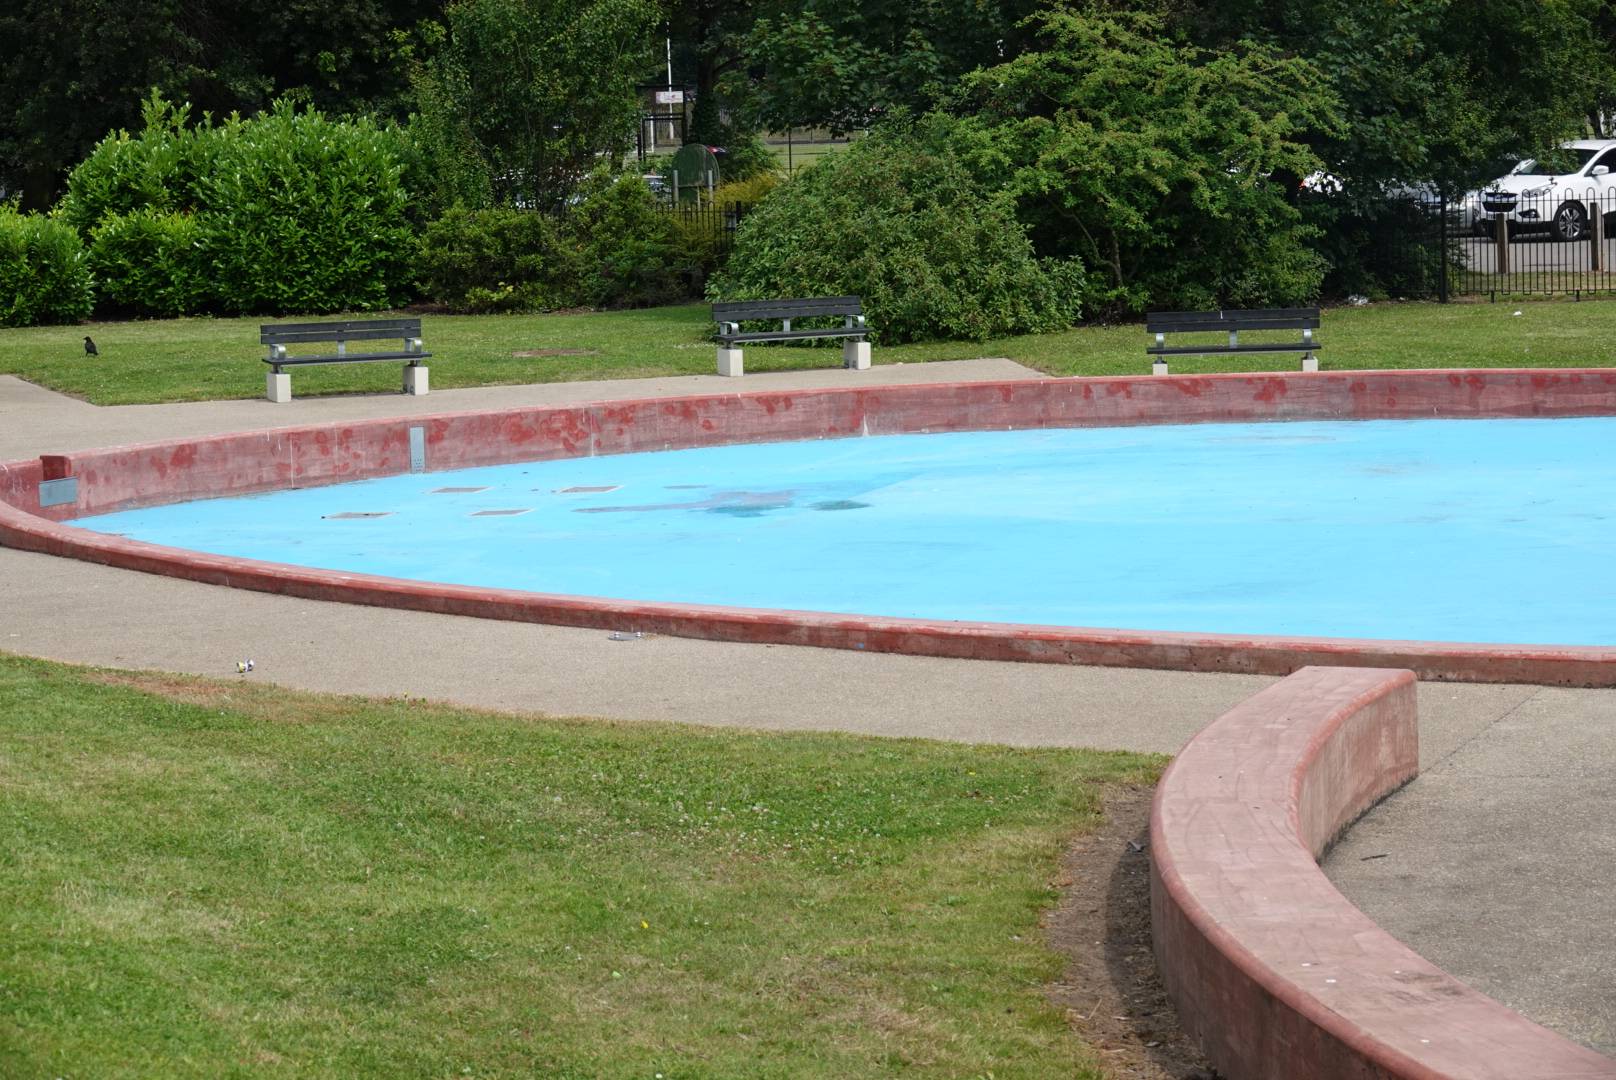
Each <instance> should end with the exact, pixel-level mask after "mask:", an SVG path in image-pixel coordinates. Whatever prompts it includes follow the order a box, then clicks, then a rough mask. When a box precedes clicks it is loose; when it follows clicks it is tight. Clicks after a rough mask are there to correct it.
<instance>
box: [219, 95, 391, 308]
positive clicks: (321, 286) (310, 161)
mask: <svg viewBox="0 0 1616 1080" xmlns="http://www.w3.org/2000/svg"><path fill="white" fill-rule="evenodd" d="M405 154H406V148H405V146H404V144H403V139H402V136H401V135H400V134H399V133H398V132H397V131H396V130H394V129H387V128H380V127H377V126H376V125H375V124H373V123H371V122H370V121H368V120H357V121H347V122H339V121H333V120H328V119H326V118H325V117H324V116H322V115H320V114H319V113H318V112H315V111H312V110H311V111H308V112H302V113H299V112H298V111H296V109H295V108H294V107H293V106H292V105H291V104H290V103H289V102H287V101H281V102H277V103H276V105H275V107H274V108H273V109H272V110H271V111H270V112H268V113H264V114H261V115H260V116H258V117H256V118H254V119H252V120H240V119H237V118H234V117H233V118H231V120H230V121H229V122H227V123H226V124H225V125H224V126H222V127H221V128H219V129H218V144H217V153H216V155H215V157H214V160H213V167H212V169H211V170H210V171H209V173H208V174H207V175H206V176H204V177H201V178H199V180H198V184H197V186H198V192H199V202H200V204H201V206H202V210H201V212H200V215H199V222H198V223H199V225H200V226H201V230H202V243H203V246H204V247H205V248H206V250H207V253H208V261H209V264H210V266H211V269H212V272H213V275H214V284H215V288H216V294H217V296H218V297H219V300H220V303H221V304H222V306H223V307H224V308H225V309H226V310H231V311H237V312H243V313H246V312H254V311H269V312H284V311H299V312H322V311H356V310H365V309H369V308H380V307H388V306H391V305H393V304H396V303H399V302H401V301H403V300H404V299H405V298H406V297H407V296H408V294H409V284H410V282H411V280H412V279H413V277H414V273H415V268H414V262H415V255H416V242H415V237H414V235H413V233H412V232H411V230H410V227H409V224H408V222H407V220H406V218H405V207H406V205H407V203H408V202H409V195H408V193H407V192H406V191H405V189H404V185H403V182H402V178H403V173H404V159H405Z"/></svg>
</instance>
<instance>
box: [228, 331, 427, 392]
mask: <svg viewBox="0 0 1616 1080" xmlns="http://www.w3.org/2000/svg"><path fill="white" fill-rule="evenodd" d="M258 340H259V341H260V342H262V343H263V344H265V345H267V346H269V355H268V356H266V357H264V363H266V364H268V365H269V378H268V380H267V381H268V397H269V400H271V401H277V402H286V401H291V400H292V376H291V373H290V372H287V371H284V370H282V369H283V368H289V367H296V366H298V365H300V364H364V363H370V362H372V361H375V360H403V361H405V364H404V393H406V394H424V393H426V391H427V369H426V367H425V366H424V365H423V364H422V363H421V361H422V360H424V359H426V358H427V357H429V356H431V355H432V354H431V353H429V352H424V351H422V348H421V320H420V319H349V320H346V321H343V322H312V323H274V324H270V325H265V326H260V327H259V328H258ZM389 340H392V341H402V342H403V343H404V344H403V347H402V348H399V349H392V350H388V351H386V352H349V351H348V343H349V342H350V341H365V342H369V341H389ZM332 343H335V345H336V351H335V352H329V351H326V352H323V353H322V354H321V355H309V354H304V355H301V356H294V355H291V354H290V353H289V352H288V351H287V350H288V349H291V348H295V347H297V346H299V345H329V344H332Z"/></svg>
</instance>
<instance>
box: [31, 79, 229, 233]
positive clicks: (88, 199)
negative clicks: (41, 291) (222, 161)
mask: <svg viewBox="0 0 1616 1080" xmlns="http://www.w3.org/2000/svg"><path fill="white" fill-rule="evenodd" d="M141 112H142V115H143V117H144V119H145V127H144V129H143V130H142V131H141V133H140V135H139V136H131V135H130V134H129V133H128V132H127V131H121V130H120V131H115V132H113V133H112V134H111V135H108V136H107V137H106V138H105V139H102V140H101V142H99V143H98V144H96V147H95V149H94V150H92V151H90V156H89V157H87V158H85V159H84V160H83V161H81V162H80V163H79V164H78V166H77V167H76V168H75V169H74V170H73V172H72V174H71V175H70V176H69V177H68V180H67V194H66V195H64V196H62V201H61V202H60V203H59V204H58V205H57V208H56V213H57V215H58V216H59V217H61V218H62V219H63V220H64V221H66V222H67V223H68V224H69V225H72V226H73V227H74V228H75V229H77V230H78V231H79V235H80V236H84V237H88V236H89V235H90V233H91V232H92V231H94V229H95V228H96V226H98V225H100V224H101V223H102V222H103V221H105V220H107V219H108V218H111V217H116V216H118V215H122V214H128V213H130V212H131V211H134V210H141V209H152V210H158V211H174V210H190V209H193V208H194V206H195V202H196V179H197V177H198V176H199V175H201V174H202V173H205V172H206V171H207V170H208V161H207V159H208V150H209V149H210V148H209V147H208V146H206V145H204V143H205V136H206V133H207V132H208V131H209V129H210V125H209V124H208V122H207V121H204V122H203V124H202V126H201V128H199V129H196V130H193V129H190V128H188V127H187V123H188V121H189V117H190V106H188V105H171V104H170V103H169V102H167V101H165V100H163V97H162V95H161V94H158V93H157V92H156V91H155V90H154V91H152V95H151V97H150V98H148V99H147V100H146V101H145V103H144V105H143V106H142V109H141Z"/></svg>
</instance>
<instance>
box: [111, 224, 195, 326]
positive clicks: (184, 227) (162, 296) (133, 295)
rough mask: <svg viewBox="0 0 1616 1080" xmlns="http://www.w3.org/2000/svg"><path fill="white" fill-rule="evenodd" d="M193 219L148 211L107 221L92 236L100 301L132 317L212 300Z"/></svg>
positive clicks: (172, 312)
mask: <svg viewBox="0 0 1616 1080" xmlns="http://www.w3.org/2000/svg"><path fill="white" fill-rule="evenodd" d="M205 259H206V252H205V250H204V249H203V247H202V243H201V229H200V228H199V227H198V225H197V221H196V218H195V217H194V216H193V215H191V214H182V213H165V212H164V211H161V210H157V209H154V208H152V207H149V206H146V207H141V208H139V209H136V210H131V211H129V212H128V213H124V214H114V215H111V216H109V217H105V218H103V219H102V220H101V223H100V224H99V225H97V226H96V227H95V229H94V231H93V232H92V233H91V240H90V267H91V269H92V271H93V272H94V274H95V278H96V282H97V286H98V289H99V291H100V294H101V298H102V300H103V301H105V302H107V303H109V304H111V305H113V306H114V307H116V308H118V309H119V310H121V311H122V312H125V313H128V314H133V315H158V316H174V315H184V314H186V313H187V312H192V311H198V310H200V309H202V308H203V307H205V306H207V304H208V301H209V298H210V297H211V296H212V295H213V290H212V283H211V281H210V279H209V275H208V269H207V266H206V264H205Z"/></svg>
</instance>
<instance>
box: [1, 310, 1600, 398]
mask: <svg viewBox="0 0 1616 1080" xmlns="http://www.w3.org/2000/svg"><path fill="white" fill-rule="evenodd" d="M1613 302H1616V301H1612V300H1609V299H1601V300H1588V301H1584V302H1582V303H1573V302H1569V301H1546V300H1537V301H1529V302H1528V301H1514V302H1511V303H1508V304H1487V303H1462V304H1413V303H1410V304H1396V303H1388V304H1372V305H1369V306H1366V307H1346V308H1338V309H1330V310H1328V311H1326V312H1325V314H1324V320H1323V323H1324V325H1323V328H1322V329H1321V330H1320V341H1322V342H1323V348H1322V349H1321V351H1320V353H1319V357H1320V362H1321V365H1322V367H1323V368H1324V369H1325V370H1330V369H1350V368H1415V367H1523V366H1533V367H1568V366H1583V365H1588V366H1608V365H1611V364H1612V363H1616V338H1613V337H1612V335H1611V334H1610V333H1609V332H1608V323H1609V321H1610V318H1611V313H1612V312H1613V311H1616V307H1613V306H1612V304H1613ZM1516 312H1519V314H1516ZM261 321H262V320H259V319H257V318H248V319H171V320H159V321H149V322H121V323H97V324H90V325H88V326H83V327H77V326H57V327H30V328H26V329H10V330H0V373H3V374H13V375H17V376H20V377H22V378H24V379H27V380H29V381H31V382H36V383H39V384H40V385H42V386H47V387H50V388H51V389H55V390H60V391H63V392H65V393H69V394H74V395H76V396H79V397H82V398H85V399H86V400H88V401H91V402H94V403H96V404H101V405H114V404H131V403H142V402H161V401H196V400H209V399H219V398H251V397H259V396H262V394H263V392H264V370H265V365H264V364H263V363H262V362H261V357H262V356H263V350H262V347H261V346H260V345H259V344H258V326H259V323H260V322H261ZM423 328H424V331H425V336H426V343H427V348H428V349H429V350H430V351H431V352H432V354H433V358H432V360H431V361H430V364H431V369H432V375H431V378H432V385H433V386H434V387H436V388H449V387H457V386H498V385H509V384H516V383H533V382H561V381H569V380H578V379H623V378H638V377H649V376H659V375H698V374H711V373H712V371H713V345H712V343H711V341H710V340H709V338H710V335H711V334H712V332H713V329H714V326H713V323H712V321H711V318H710V314H709V309H708V307H707V305H705V304H689V305H683V306H679V307H667V308H653V309H648V310H643V311H615V312H595V313H588V314H576V315H490V316H448V315H445V316H427V317H426V318H425V319H424V327H423ZM85 334H90V335H92V336H94V338H95V340H96V343H97V345H98V346H99V348H100V350H101V356H100V357H98V358H91V357H86V356H85V355H84V351H83V347H82V344H81V342H80V339H81V338H82V337H83V335H85ZM1209 340H1210V339H1209ZM1247 340H1262V339H1261V338H1255V337H1248V339H1247ZM1146 344H1147V339H1146V335H1145V332H1144V329H1143V327H1142V325H1141V324H1138V323H1132V324H1126V325H1117V326H1085V327H1081V328H1079V329H1075V330H1068V331H1064V332H1061V333H1055V334H1039V335H1029V336H1024V337H1012V338H1000V339H996V340H992V341H986V342H940V343H938V342H933V343H926V344H919V345H903V346H877V347H876V348H875V350H874V359H875V362H876V363H878V364H892V363H908V364H914V363H925V362H927V361H933V360H958V359H966V358H971V357H979V356H1004V357H1009V358H1011V359H1013V360H1016V361H1019V362H1020V363H1023V364H1026V365H1028V366H1029V367H1032V368H1036V369H1037V370H1039V371H1043V372H1047V373H1048V374H1051V375H1125V374H1134V375H1139V374H1145V373H1147V372H1149V370H1150V365H1149V362H1148V359H1147V357H1146V356H1145V351H1144V350H1145V345H1146ZM560 350H565V351H567V352H568V353H569V355H541V356H531V355H529V356H524V355H520V354H523V353H535V352H545V351H550V352H552V353H554V352H556V351H560ZM838 357H839V354H838V353H837V351H836V350H835V348H834V347H832V348H829V349H827V348H806V347H798V348H783V347H778V346H754V347H751V348H748V349H747V350H746V366H747V370H748V371H778V370H788V369H801V368H811V367H826V366H834V365H836V364H837V363H839V358H838ZM1296 367H1297V359H1296V357H1295V356H1293V355H1289V354H1279V355H1246V356H1240V357H1236V358H1233V359H1230V358H1227V357H1187V358H1175V360H1174V361H1173V369H1174V371H1175V372H1178V371H1231V370H1234V371H1263V370H1294V369H1295V368H1296ZM399 379H400V375H399V365H397V364H394V363H375V364H348V365H341V366H333V367H308V368H299V369H297V370H296V372H295V374H294V375H293V380H292V381H293V392H294V393H295V394H297V395H298V396H310V395H315V394H329V393H344V392H355V391H358V392H368V393H382V392H387V391H392V390H396V389H397V388H398V384H399ZM737 385H738V386H739V385H744V384H743V383H738V384H737Z"/></svg>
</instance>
